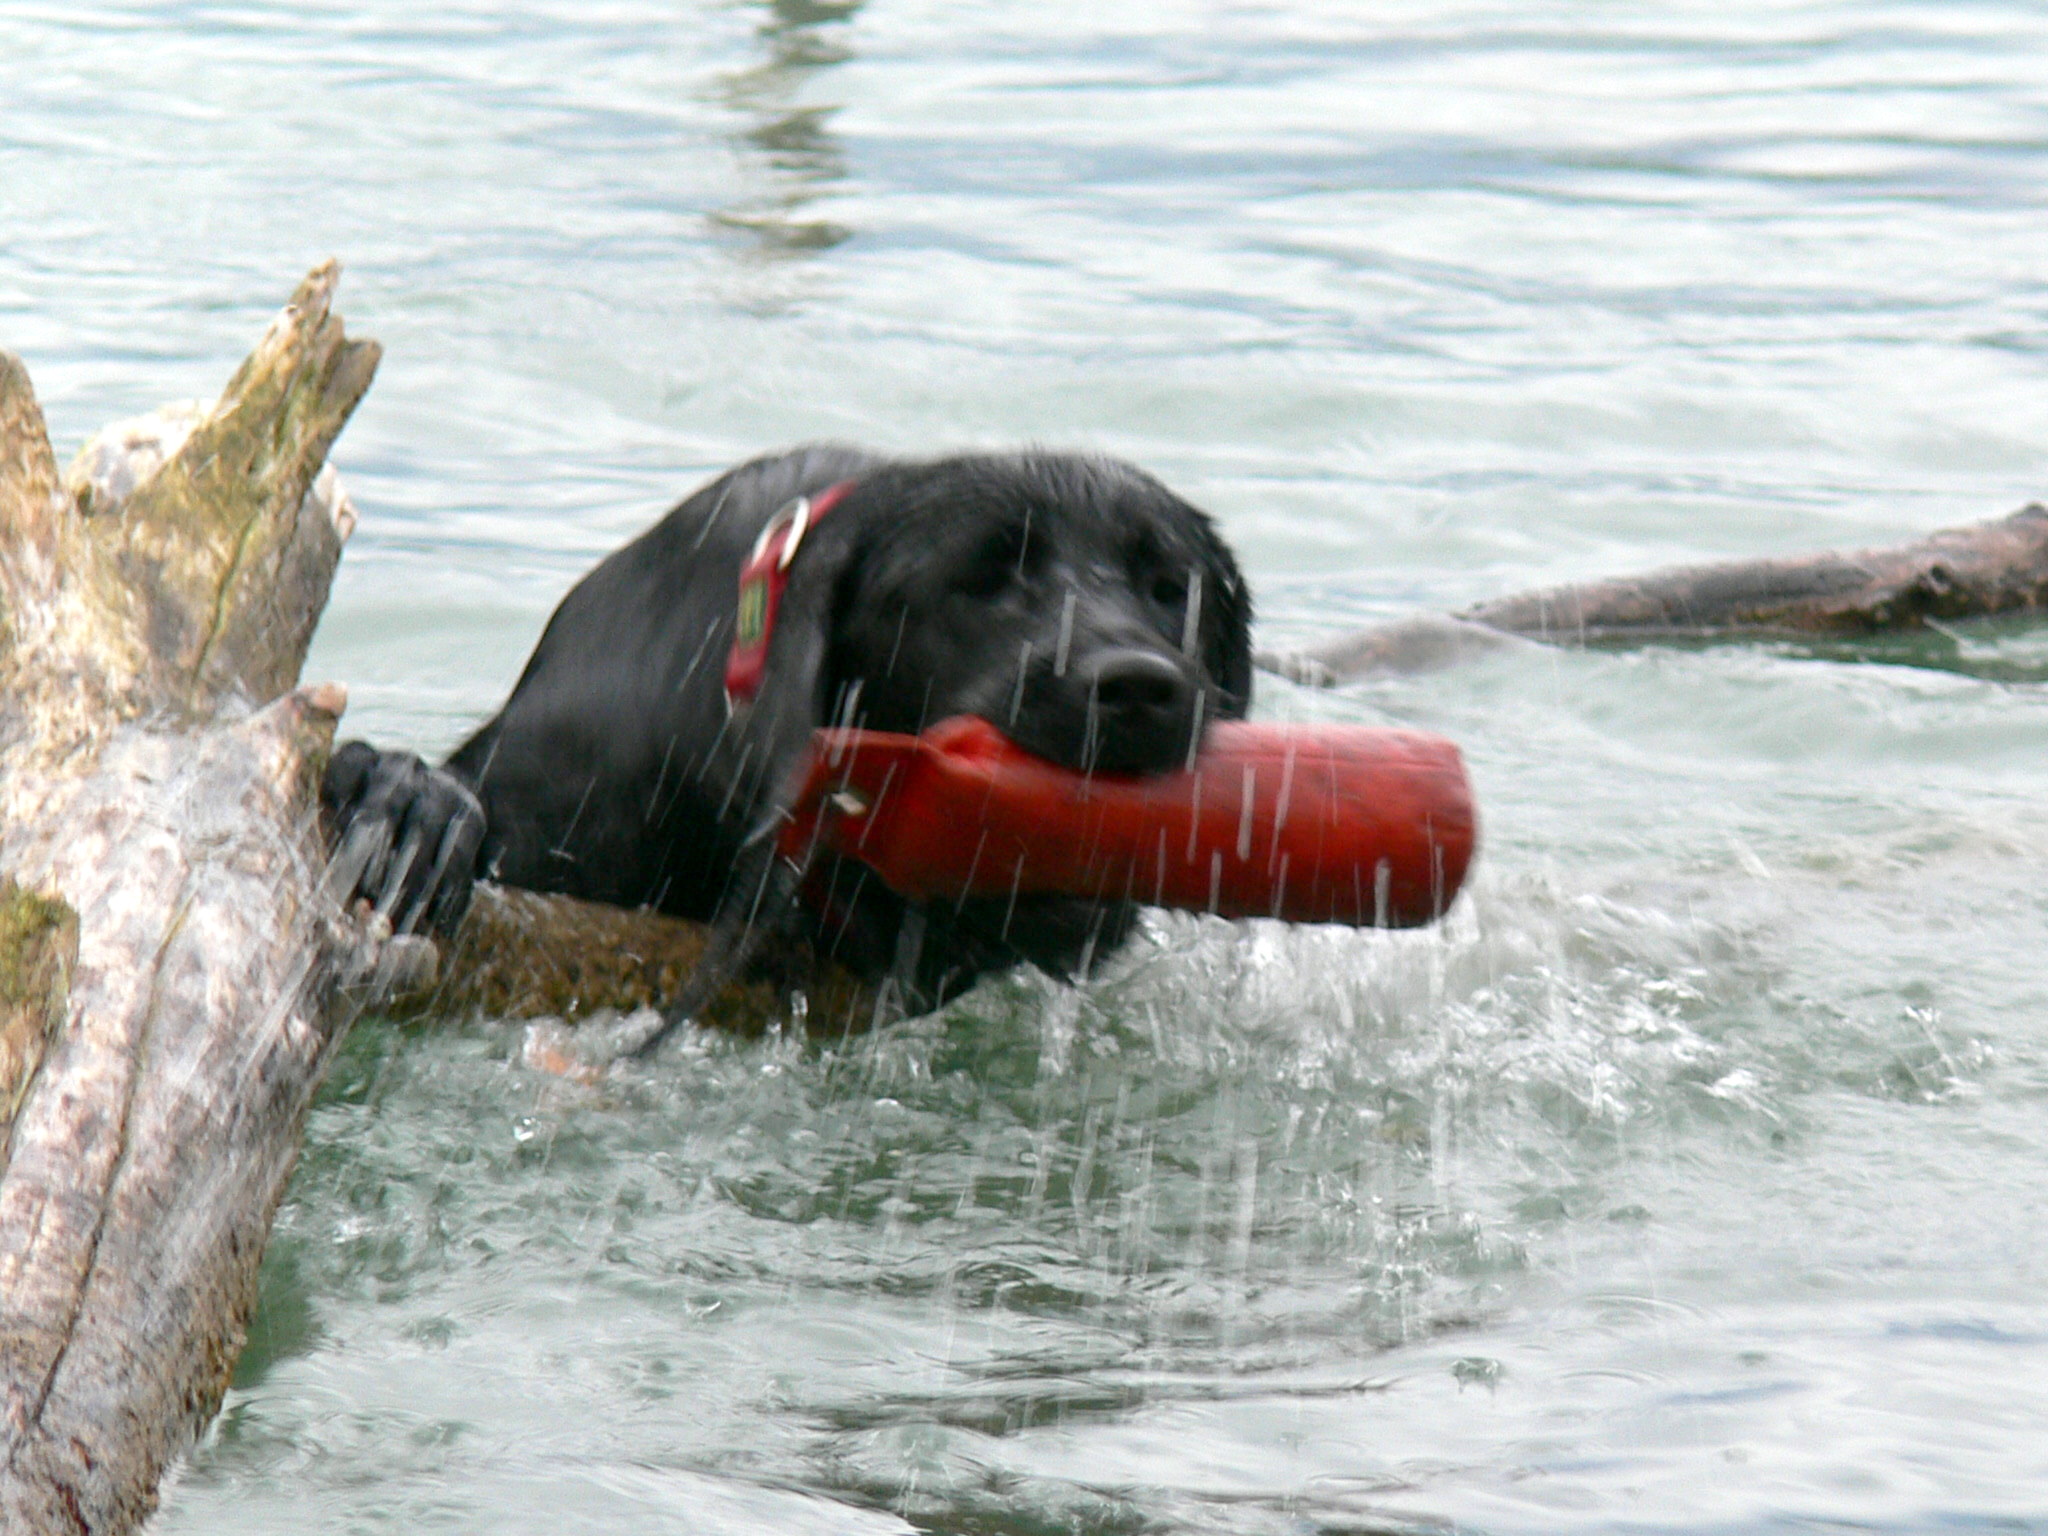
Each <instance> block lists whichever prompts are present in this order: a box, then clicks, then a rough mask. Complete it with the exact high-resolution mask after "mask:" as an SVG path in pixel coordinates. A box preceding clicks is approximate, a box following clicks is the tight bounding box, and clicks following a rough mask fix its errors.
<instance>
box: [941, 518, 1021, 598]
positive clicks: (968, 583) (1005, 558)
mask: <svg viewBox="0 0 2048 1536" xmlns="http://www.w3.org/2000/svg"><path fill="white" fill-rule="evenodd" d="M1034 553H1035V548H1034V545H1033V542H1032V541H1031V539H1030V536H1029V534H1028V533H1027V532H1026V531H1025V530H1024V529H1023V528H1022V527H1003V528H996V529H992V530H991V531H990V533H989V535H988V537H986V538H984V539H983V540H982V541H981V543H980V545H979V546H977V547H976V549H975V550H974V552H973V554H972V555H970V556H969V557H968V559H967V562H966V564H965V565H963V566H962V567H961V569H960V582H959V590H960V591H962V592H964V593H966V594H967V596H969V597H977V598H978V597H993V596H995V594H996V593H998V592H1000V591H1002V590H1003V589H1004V588H1006V587H1008V586H1010V585H1011V584H1012V583H1014V582H1016V581H1017V580H1018V579H1019V578H1020V577H1021V576H1022V575H1023V574H1024V568H1025V566H1026V565H1027V564H1028V563H1029V562H1030V559H1031V556H1032V555H1033V554H1034Z"/></svg>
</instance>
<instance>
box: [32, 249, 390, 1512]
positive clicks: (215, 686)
mask: <svg viewBox="0 0 2048 1536" xmlns="http://www.w3.org/2000/svg"><path fill="white" fill-rule="evenodd" d="M334 281H335V270H334V268H333V266H332V265H329V266H326V267H323V268H321V269H319V270H318V271H316V272H314V273H313V274H312V275H311V276H310V277H308V278H307V280H306V282H305V283H304V284H303V285H301V287H300V288H299V291H298V293H297V294H296V295H295V296H294V297H293V300H292V303H291V305H290V306H289V307H288V308H287V309H286V310H285V311H284V313H283V314H282V315H281V316H280V317H279V318H278V320H277V321H276V323H275V324H273V325H272V326H271V328H270V330H269V332H268V333H267V334H266V335H265V336H264V338H263V340H262V342H261V344H260V345H259V346H258V347H257V349H256V351H255V352H254V353H253V354H252V355H251V356H250V358H249V360H248V361H247V362H246V363H245V364H244V365H243V366H242V368H241V370H240V371H239V372H238V373H236V375H235V376H234V379H233V381H232V382H231V383H230V384H229V385H228V388H227V392H226V393H225V394H224V395H223V396H222V398H221V400H220V402H219V404H218V405H216V406H215V407H213V408H212V409H211V410H210V411H207V412H204V413H203V414H200V415H198V416H197V417H196V418H195V419H193V420H192V421H191V423H190V430H189V432H187V433H185V434H184V435H183V439H182V442H180V443H179V444H178V445H177V446H176V448H175V451H174V452H171V453H170V455H169V456H168V457H167V458H166V459H165V461H164V462H163V463H162V465H161V466H160V467H159V468H158V469H157V471H156V472H155V473H154V474H152V475H150V476H148V477H147V478H146V479H143V480H142V481H141V482H140V483H139V484H134V485H131V486H113V487H109V486H105V485H95V484H93V483H92V482H91V476H90V473H89V470H90V466H89V465H88V464H86V463H85V462H84V461H81V467H80V471H79V476H80V477H79V478H78V479H76V480H75V481H74V483H73V484H72V485H70V486H67V484H66V482H65V481H64V480H62V479H60V478H59V476H58V473H57V466H56V462H55V459H54V457H53V456H52V454H51V450H50V445H49V441H48V438H47V436H46V434H45V431H44V427H43V421H42V415H41V412H40V410H39V408H38V407H37V404H36V401H35V396H34V394H33V392H32V391H31V389H30V387H29V380H28V375H27V373H26V371H25V370H24V369H23V367H22V365H21V363H20V362H19V361H18V360H17V359H15V358H13V357H12V356H9V355H6V354H4V353H0V876H4V881H0V1110H4V1111H5V1112H6V1119H5V1122H4V1142H0V1528H4V1529H5V1530H7V1531H10V1532H12V1531H36V1532H40V1531H66V1532H70V1531H90V1532H105V1531H127V1530H132V1529H134V1528H135V1527H136V1526H137V1525H138V1524H139V1523H140V1521H141V1520H142V1519H143V1518H144V1517H145V1516H146V1515H147V1514H148V1512H149V1511H150V1510H151V1508H153V1507H154V1504H155V1501H156V1486H157V1481H158V1478H159V1477H160V1475H161V1473H162V1471H163V1469H164V1466H165V1464H166V1462H167V1461H168V1459H169V1458H170V1457H171V1456H172V1455H174V1454H176V1453H177V1452H178V1451H179V1450H181V1449H182V1448H183V1447H184V1446H185V1445H186V1444H187V1443H189V1441H190V1439H191V1437H192V1435H193V1433H194V1432H195V1431H196V1430H197V1429H198V1428H199V1427H200V1426H201V1425H202V1424H203V1423H204V1422H205V1420H206V1418H207V1417H208V1416H209V1415H210V1414H211V1413H212V1412H213V1410H214V1408H215V1407H216V1406H217V1404H218V1403H219V1400H220V1395H221V1392H222V1390H223V1388H224V1387H225V1385H226V1383H227V1377H228V1371H229V1369H230V1367H231V1366H232V1364H233V1362H234V1359H235V1356H236V1354H237V1353H238V1352H239V1349H240V1346H241V1342H242V1330H243V1325H244V1322H245V1320H246V1318H247V1315H248V1312H249V1308H250V1305H251V1303H252V1301H253V1299H254V1295H255V1284H256V1268H257V1262H258V1260H259V1259H260V1257H261V1255H262V1251H263V1245H264V1240H265V1238H266V1236H267V1235H268V1232H269V1227H270V1221H271V1217H272V1215H273V1213H274V1211H275V1209H276V1205H277V1202H278V1199H279V1197H280V1196H281V1195H282V1193H283V1190H284V1183H285V1179H286V1176H287V1175H288V1174H289V1172H290V1170H291V1166H292V1161H293V1158H294V1155H295V1153H296V1151H297V1147H298V1141H299V1132H300V1128H301V1125H302V1122H303V1119H304V1115H305V1110H306V1105H307V1101H308V1098H309V1096H310V1095H311V1092H312V1090H313V1087H314V1085H315V1084H316V1083H317V1082H318V1080H319V1076H320V1071H321V1068H322V1067H323V1066H324V1064H325V1061H326V1059H327V1054H328V1051H329V1048H330V1046H331V1044H332V1043H333V1040H334V1038H335V1035H334V1024H335V1019H336V1014H335V1009H334V1007H333V1006H332V1004H333V1000H334V999H335V997H336V996H337V994H338V989H339V988H340V986H341V984H342V983H343V982H344V981H345V980H347V979H348V978H347V976H346V975H345V974H344V971H343V969H342V967H343V966H344V964H345V963H352V961H353V958H354V957H355V955H356V954H357V952H358V950H357V946H356V945H355V943H354V942H353V941H352V940H351V938H350V936H349V935H348V934H347V932H346V930H345V929H344V928H343V927H342V926H341V925H340V924H338V923H337V922H336V921H335V918H336V916H337V915H338V914H337V913H336V912H335V911H334V909H333V907H332V903H331V902H329V901H328V900H327V899H326V897H325V896H324V894H323V892H322V890H321V876H322V869H323V863H324V859H323V851H322V848H321V845H320V841H319V836H318V828H317V826H316V825H315V822H314V819H313V806H314V798H313V790H314V784H315V775H316V774H317V772H318V768H319V764H320V763H321V762H322V761H323V759H324V754H325V752H326V750H327V747H328V745H329V742H330V738H331V735H332V731H333V726H334V721H335V717H336V715H337V714H338V713H339V711H340V709H341V705H342V697H341V694H340V691H339V690H338V689H333V688H324V689H323V688H315V689H305V690H300V691H296V692H293V691H290V690H291V689H292V687H293V684H294V683H295V682H296V680H297V677H298V671H299V664H300V662H301V660H302V659H303V657H304V655H305V649H306V644H307V642H308V640H309V639H310V637H311V635H312V632H313V626H314V623H315V622H316V621H317V619H318V618H319V615H320V610H321V608H322V606H323V605H324V604H325V602H326V598H327V589H328V582H329V579H330V577H331V576H332V574H333V571H334V566H335V561H336V560H337V558H338V557H339V555H340V553H341V543H342V538H343V536H344V535H345V533H346V532H347V529H346V527H345V526H342V525H341V522H342V519H339V518H338V515H337V514H339V513H341V512H343V511H344V510H345V509H344V508H343V507H342V506H341V505H340V504H339V503H337V502H336V501H334V500H332V499H326V500H323V499H322V498H321V497H319V496H317V495H316V496H309V495H308V491H309V490H310V489H311V488H312V486H313V483H314V479H315V476H316V474H317V473H318V472H319V470H320V468H321V465H322V463H323V462H324V460H325V458H326V454H327V449H328V446H329V445H330V444H331V443H332V442H333V441H334V438H335V436H336V434H338V433H339V432H340V431H341V428H342V424H343V423H344V422H346V421H347V419H348V416H349V413H350V411H351V410H353V409H354V407H355V404H356V401H357V400H358V399H359V398H360V397H361V396H362V393H363V391H364V390H365V389H366V388H368V386H369V383H370V379H371V376H372V374H373V373H374V372H375V370H376V366H377V358H378V350H377V347H376V344H375V343H374V342H364V341H350V340H348V339H347V338H346V337H345V336H344V335H343V332H342V326H341V322H340V321H339V320H338V319H337V318H335V317H334V316H333V315H331V314H330V312H329V308H328V304H329V299H330V297H331V294H332V291H333V286H334ZM81 492H83V494H80V493H81Z"/></svg>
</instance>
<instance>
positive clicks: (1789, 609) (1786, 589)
mask: <svg viewBox="0 0 2048 1536" xmlns="http://www.w3.org/2000/svg"><path fill="white" fill-rule="evenodd" d="M2044 609H2048V508H2044V507H2041V506H2039V505H2033V506H2027V507H2023V508H2021V509H2020V510H2019V511H2017V512H2015V513H2013V514H2012V515H2011V516H2009V517H2003V518H1999V519H1997V520H1996V521H1993V522H1988V523H1975V524H1972V525H1970V526H1969V527H1965V528H1949V529H1944V530H1943V531H1941V532H1939V533H1935V534H1931V535H1929V536H1928V537H1927V538H1924V539H1919V540H1916V541H1914V542H1913V543H1910V544H1900V545H1894V546H1891V547H1889V548H1884V549H1866V550H1858V551H1854V552H1851V553H1846V554H1844V553H1840V552H1832V553H1822V554H1815V555H1794V556H1789V557H1786V558H1782V559H1775V560H1739V561H1729V562H1726V563H1722V564H1715V565H1695V566H1681V567H1678V568H1675V569H1671V570H1664V571H1656V572H1652V573H1651V574H1649V575H1647V576H1638V577H1628V578H1619V579H1616V580H1612V581H1596V582H1584V583H1576V584H1572V585H1568V586H1562V587H1551V588H1547V589H1545V590H1542V591H1537V592H1528V593H1522V594H1520V595H1517V596H1513V597H1504V598H1496V599H1494V600H1493V601H1491V602H1486V603H1480V604H1477V605H1476V606H1474V607H1471V608H1467V609H1464V610H1462V611H1461V612H1459V613H1455V614H1449V615H1440V616H1439V615H1424V616H1418V617H1415V618H1410V619H1399V620H1394V621H1392V622H1390V623H1387V624H1381V625H1374V626H1371V627H1368V628H1365V629H1361V630H1356V631H1353V632H1352V633H1350V634H1346V635H1340V636H1338V637H1337V638H1335V639H1333V640H1328V641H1324V642H1322V643H1320V644H1318V645H1314V646H1310V647H1308V648H1307V649H1305V650H1302V651H1297V652H1291V653H1285V654H1274V653H1267V654H1263V655H1261V657H1260V658H1259V660H1260V665H1261V666H1263V667H1265V668H1266V670H1268V671H1271V672H1278V673H1280V674H1282V675H1284V676H1288V677H1292V678H1294V679H1295V680H1297V681H1300V682H1310V683H1323V684H1329V683H1337V682H1342V681H1345V680H1346V679H1348V678H1354V677H1362V676H1365V675H1367V674H1369V673H1373V672H1388V671H1415V670H1419V669H1422V668H1427V667H1431V666H1441V665H1445V664H1448V663H1450V662H1453V661H1456V660H1458V659H1459V658H1461V657H1463V656H1465V655H1468V654H1471V653H1473V652H1475V651H1481V650H1487V649H1492V648H1495V647H1497V646H1499V645H1502V644H1504V643H1507V641H1508V639H1509V637H1520V638H1522V639H1527V640H1536V641H1541V642H1544V643H1546V644H1551V645H1567V646H1585V645H1615V644H1628V643H1632V642H1645V641H1660V640H1665V641H1669V640H1719V639H1746V638H1754V639H1771V638H1777V639H1788V638H1790V639H1834V640H1844V641H1853V640H1856V639H1859V638H1869V637H1874V636H1878V635H1882V634H1887V633H1895V632H1898V631H1903V630H1915V629H1926V628H1930V627H1933V626H1935V625H1940V624H1945V623H1950V622H1954V621H1956V620H1962V619H1973V618H1985V617H1989V616H1992V615H1996V614H2011V613H2039V612H2042V611H2043V610H2044Z"/></svg>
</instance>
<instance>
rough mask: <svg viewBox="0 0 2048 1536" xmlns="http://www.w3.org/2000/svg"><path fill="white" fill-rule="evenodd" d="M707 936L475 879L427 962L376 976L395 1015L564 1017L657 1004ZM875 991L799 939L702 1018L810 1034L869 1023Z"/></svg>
mask: <svg viewBox="0 0 2048 1536" xmlns="http://www.w3.org/2000/svg"><path fill="white" fill-rule="evenodd" d="M709 939H710V930H709V929H708V928H706V927H705V925H703V924H701V923H691V922H685V921H683V920H682V919H680V918H673V917H664V916H662V915H661V914H660V913H658V912H648V911H632V912H629V911H626V910H623V909H622V908H619V907H609V906H605V905H603V904H602V903H599V902H591V901H578V900H576V899H575V898H573V897H569V896H541V895H536V894H535V893H534V892H532V891H521V890H514V889H510V888H508V887H505V886H497V885H479V886H478V887H477V888H476V894H475V895H474V897H472V899H471V901H470V904H469V912H468V914H467V915H466V916H465V917H464V918H463V920H462V927H461V929H460V931H458V932H457V933H456V935H455V937H454V938H453V939H452V940H450V941H448V942H447V943H446V944H445V945H441V946H438V948H439V953H438V955H437V956H436V957H435V959H434V961H433V963H432V964H431V965H430V966H421V967H419V968H417V969H413V970H411V971H409V972H408V974H406V975H404V976H403V977H399V976H397V975H395V974H394V975H393V976H392V977H391V978H390V979H388V980H385V981H383V982H382V983H380V991H381V993H382V995H381V996H380V998H379V1000H378V1002H377V1004H376V1006H377V1008H378V1011H379V1012H381V1013H384V1014H388V1015H390V1016H391V1017H394V1018H401V1019H418V1018H436V1019H446V1018H483V1019H498V1020H521V1019H543V1018H547V1019H559V1020H563V1021H567V1022H572V1023H573V1022H577V1021H580V1020H583V1019H586V1018H589V1017H591V1016H592V1015H594V1014H598V1013H631V1012H633V1011H635V1010H637V1009H641V1008H659V1007H661V1006H662V1005H663V1004H665V1003H667V1002H668V1001H669V1000H670V999H671V998H673V997H675V996H676V994H677V993H678V992H680V991H681V990H682V985H683V981H684V979H685V978H686V977H688V975H689V974H690V972H691V970H692V969H694V968H695V966H696V964H697V961H698V960H699V958H701V957H702V955H703V953H704V949H705V946H706V944H707V943H708V942H709ZM876 1003H877V996H876V992H875V989H874V988H872V987H870V986H868V985H866V984H865V983H863V982H861V981H859V980H857V979H855V978H854V976H853V975H852V974H851V973H849V972H847V971H844V970H842V969H840V968H839V967H838V966H836V965H832V964H831V963H829V962H827V961H822V960H819V959H817V958H816V957H814V956H813V955H812V954H811V952H810V951H809V950H808V949H807V948H804V947H802V946H801V945H798V944H795V943H790V944H786V945H781V946H773V945H771V946H770V947H769V952H768V953H767V954H766V955H764V956H763V957H762V958H761V960H760V961H758V962H757V963H756V964H755V965H754V966H753V967H752V968H750V969H749V970H748V971H747V973H746V974H745V975H744V976H742V978H741V979H740V980H739V981H737V982H735V983H734V984H733V985H732V986H730V987H728V988H727V989H726V990H725V991H724V992H723V993H722V994H721V995H720V996H719V997H718V998H716V999H715V1000H714V1001H713V1002H712V1003H711V1004H710V1005H709V1006H708V1007H707V1008H706V1009H705V1010H704V1012H703V1014H702V1016H701V1017H700V1018H699V1020H698V1022H699V1023H701V1024H703V1025H705V1026H707V1027H710V1028H713V1029H721V1030H726V1031H729V1032H732V1033H735V1034H759V1033H760V1032H761V1031H762V1030H763V1029H764V1028H766V1027H767V1026H768V1025H770V1024H771V1023H774V1022H776V1021H779V1020H788V1021H791V1022H794V1023H801V1024H802V1025H803V1026H804V1028H805V1029H807V1030H808V1031H809V1032H810V1033H812V1034H817V1035H838V1034H845V1033H846V1032H848V1031H849V1030H861V1029H865V1028H867V1027H868V1025H869V1024H870V1023H871V1022H872V1021H873V1019H874V1017H875V1008H876Z"/></svg>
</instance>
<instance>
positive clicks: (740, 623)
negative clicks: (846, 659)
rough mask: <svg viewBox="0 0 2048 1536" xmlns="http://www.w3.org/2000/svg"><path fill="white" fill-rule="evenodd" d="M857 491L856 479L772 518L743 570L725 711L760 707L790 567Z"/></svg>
mask: <svg viewBox="0 0 2048 1536" xmlns="http://www.w3.org/2000/svg"><path fill="white" fill-rule="evenodd" d="M852 489H853V482H852V481H851V480H842V481H840V482H839V483H838V484H837V485H833V486H827V487H826V488H825V489H824V490H822V491H820V492H818V494H817V495H815V496H799V497H797V498H796V500H794V501H792V502H791V503H790V504H789V505H788V506H786V507H784V508H783V509H782V510H781V511H780V512H777V513H776V514H775V515H774V516H773V517H771V518H769V519H768V526H767V527H766V528H763V529H762V530H761V536H760V537H759V538H758V539H756V540H754V550H753V553H752V554H750V555H748V556H747V558H746V561H745V563H744V564H742V565H741V566H740V593H739V604H738V607H737V609H736V610H735V612H734V615H733V629H732V649H731V650H730V651H728V652H726V655H725V707H726V708H727V709H735V708H737V707H738V706H740V705H742V704H751V703H753V702H754V695H755V694H757V693H759V692H760V691H761V676H762V674H763V673H764V672H765V671H767V668H768V642H769V641H770V640H772V639H773V638H774V637H775V610H776V609H778V608H780V607H781V606H782V591H783V588H785V587H787V586H788V585H789V563H790V561H792V560H794V559H795V558H796V547H797V545H799V544H801V543H802V542H803V538H804V535H805V534H806V533H807V532H809V531H810V529H811V528H813V527H815V526H816V525H817V523H818V522H819V521H820V520H821V519H822V518H823V517H824V516H825V514H826V513H827V512H830V511H831V510H832V509H833V508H834V507H836V506H838V505H839V503H840V501H841V500H843V499H844V498H845V496H846V493H847V492H848V491H850V490H852Z"/></svg>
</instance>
